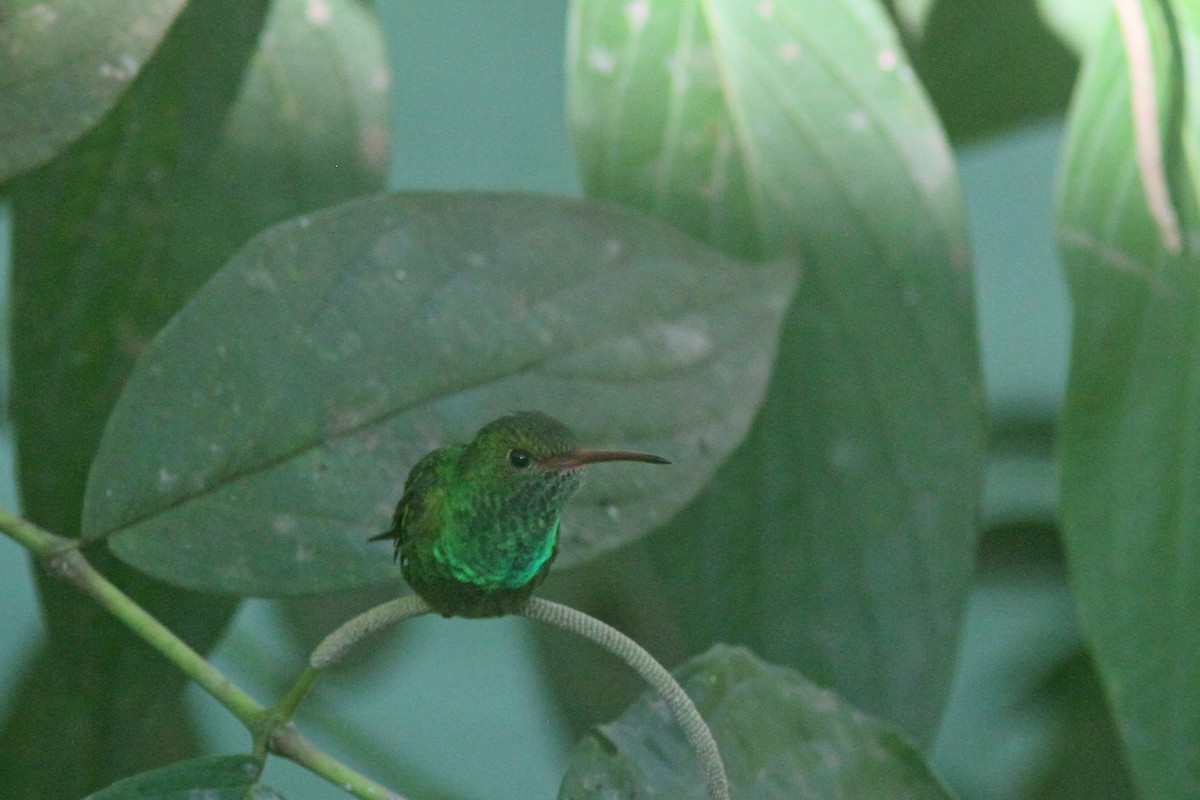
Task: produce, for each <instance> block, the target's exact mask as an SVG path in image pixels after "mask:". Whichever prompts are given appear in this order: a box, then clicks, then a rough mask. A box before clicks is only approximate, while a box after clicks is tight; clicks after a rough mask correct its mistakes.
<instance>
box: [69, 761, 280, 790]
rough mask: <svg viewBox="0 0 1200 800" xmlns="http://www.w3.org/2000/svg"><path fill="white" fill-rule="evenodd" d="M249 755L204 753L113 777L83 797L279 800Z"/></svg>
mask: <svg viewBox="0 0 1200 800" xmlns="http://www.w3.org/2000/svg"><path fill="white" fill-rule="evenodd" d="M258 774H259V765H258V763H257V762H255V760H254V759H253V758H251V757H249V756H206V757H204V758H194V759H192V760H190V761H180V762H179V763H177V764H171V765H170V766H168V767H162V768H160V769H156V770H152V771H151V772H143V773H142V774H140V775H134V776H133V777H131V778H125V779H124V780H120V781H117V782H116V783H114V784H113V785H112V786H109V787H108V788H107V789H103V790H101V791H99V792H96V793H95V794H91V795H88V796H87V797H86V798H84V800H189V799H190V798H200V797H203V798H204V800H280V796H279V795H278V794H276V793H275V792H274V791H273V790H271V789H268V788H267V787H265V786H260V785H259V783H258Z"/></svg>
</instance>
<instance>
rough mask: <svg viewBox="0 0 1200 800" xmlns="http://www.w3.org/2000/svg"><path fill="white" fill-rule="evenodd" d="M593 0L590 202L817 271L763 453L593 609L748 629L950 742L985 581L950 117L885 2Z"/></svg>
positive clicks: (731, 630) (708, 627)
mask: <svg viewBox="0 0 1200 800" xmlns="http://www.w3.org/2000/svg"><path fill="white" fill-rule="evenodd" d="M573 8H574V10H573V17H572V20H573V21H572V41H571V53H572V55H571V58H570V64H569V70H570V84H569V89H570V93H571V94H570V98H571V99H570V109H571V116H572V119H573V122H574V125H575V132H576V139H577V142H578V146H579V155H580V161H581V165H582V170H583V175H584V181H585V186H586V187H587V189H588V191H589V192H590V193H592V194H596V195H600V196H604V197H608V198H613V199H617V200H621V201H623V202H627V203H631V204H634V205H637V206H641V207H644V208H649V209H652V210H654V211H655V212H656V213H658V214H660V215H662V216H664V217H666V218H667V219H669V220H671V221H673V222H675V223H676V224H678V225H680V226H682V227H684V228H685V229H687V230H690V231H692V232H694V233H697V234H699V235H701V236H702V237H703V238H705V239H706V240H707V241H709V242H711V243H713V244H714V245H716V246H718V247H721V248H723V249H725V250H727V251H733V252H738V253H743V254H763V253H765V254H775V253H778V252H786V251H789V250H790V249H791V248H792V247H793V246H798V248H799V250H800V252H801V257H802V263H803V265H804V278H803V284H802V289H801V291H800V292H799V293H798V294H797V298H796V302H795V304H794V306H793V308H792V310H791V313H790V316H789V319H788V321H787V323H786V324H785V327H784V333H783V338H782V340H781V344H780V355H779V359H778V360H777V363H776V365H775V372H774V374H773V376H772V381H771V388H770V390H769V391H768V394H767V399H766V401H765V402H764V406H763V409H762V411H761V413H760V415H759V418H758V421H757V423H756V425H755V427H754V429H753V430H752V432H751V434H750V436H749V437H748V439H747V442H746V443H745V445H743V446H742V447H741V448H740V450H739V451H738V452H737V453H736V454H735V455H734V457H733V458H732V459H730V461H729V463H728V464H727V465H726V466H725V467H724V468H722V469H721V470H720V471H719V472H718V474H717V477H716V479H715V480H714V482H713V485H712V486H711V488H710V489H709V490H708V491H706V492H705V493H704V494H703V495H702V496H701V498H700V499H699V500H698V501H697V502H695V503H693V504H692V505H691V506H690V507H689V508H688V509H686V510H685V511H684V512H683V513H682V514H681V515H680V516H679V517H678V518H677V519H676V520H675V521H674V522H673V523H672V524H670V525H669V526H667V527H666V529H664V530H662V531H661V532H659V533H656V534H654V535H652V536H651V537H649V538H648V539H647V540H646V544H645V546H638V547H636V548H632V549H631V550H630V551H628V552H627V553H625V554H624V555H623V557H621V558H614V559H608V560H606V563H605V564H604V572H603V574H597V575H595V576H594V579H595V581H596V582H598V583H600V584H603V587H601V589H600V590H599V591H598V593H601V594H604V598H605V599H602V600H600V601H598V603H597V606H595V607H598V608H604V609H606V610H607V611H609V612H612V611H614V610H615V613H616V614H618V615H622V614H623V615H624V616H623V617H622V622H625V621H631V620H633V619H640V620H642V622H643V623H644V627H642V626H639V627H637V628H635V629H634V630H635V631H636V632H637V636H639V637H644V640H645V641H646V642H648V643H649V644H650V646H651V647H653V648H655V649H656V651H657V652H659V653H660V654H662V655H664V656H666V657H668V658H671V659H674V658H678V657H680V656H681V655H686V654H688V653H693V652H696V651H698V650H699V649H702V648H704V647H706V646H708V645H709V644H711V643H712V642H713V641H717V640H725V641H737V642H743V643H747V644H750V645H752V646H753V647H754V648H755V649H756V650H758V651H759V652H762V653H764V654H765V655H766V656H768V657H770V658H772V659H775V660H778V661H782V662H785V663H788V664H791V665H795V666H801V667H802V668H803V669H804V671H805V672H806V674H810V675H812V676H813V678H814V679H815V680H818V681H820V682H822V683H825V684H828V685H832V686H835V687H837V688H838V690H839V691H841V692H842V693H844V694H845V695H846V696H847V697H848V698H850V699H851V700H852V701H853V702H855V703H856V704H857V705H859V706H862V707H864V708H867V709H870V710H871V711H872V712H874V713H878V714H881V715H883V716H887V717H889V718H891V719H894V720H896V721H898V722H900V723H901V724H902V725H903V726H904V727H905V728H906V729H908V730H909V731H910V732H912V733H914V734H915V735H917V736H918V737H920V738H925V737H928V736H929V734H930V733H931V732H932V730H933V727H934V725H935V724H936V721H937V719H938V716H939V714H940V709H941V705H942V703H943V701H944V698H945V694H946V691H947V688H948V684H949V678H950V674H951V669H952V665H953V663H954V657H955V652H956V643H957V637H958V629H959V624H960V619H961V615H962V609H963V604H964V602H965V600H966V594H967V590H968V587H969V581H970V575H971V565H972V554H973V547H974V524H975V515H976V508H977V503H978V495H979V483H980V478H979V474H980V461H981V458H982V451H983V428H984V426H983V418H982V413H981V391H980V389H981V387H980V375H979V364H978V357H977V353H976V343H975V327H974V315H973V302H972V297H971V280H970V274H969V271H968V269H967V267H968V254H967V245H966V241H965V230H964V225H965V223H964V218H963V210H962V201H961V197H960V195H959V191H958V186H957V182H956V180H955V175H954V168H953V164H952V162H951V160H950V154H949V150H948V148H947V146H946V142H945V139H944V137H943V135H942V133H941V130H940V128H939V127H938V124H937V120H936V119H935V117H934V115H933V113H932V111H931V109H930V108H929V105H928V103H927V102H926V100H925V98H924V96H923V94H922V92H921V90H920V87H919V86H918V85H917V84H916V83H915V82H914V80H913V76H912V71H911V68H910V67H909V66H908V64H907V63H906V62H905V60H904V55H903V51H902V50H901V48H900V45H899V43H898V42H897V40H896V37H895V35H894V33H893V32H892V31H891V29H890V27H889V22H888V20H887V18H886V16H885V15H884V14H883V13H882V11H881V10H880V9H879V8H878V7H876V6H875V5H874V4H873V3H870V2H863V1H862V0H856V1H855V2H842V1H841V0H838V1H837V2H833V1H832V0H830V1H828V2H826V1H825V0H822V1H821V2H804V3H798V2H784V1H782V0H775V1H774V2H767V3H757V2H756V3H744V2H732V1H730V2H724V1H723V0H704V1H703V2H684V3H659V2H639V3H628V4H620V5H618V4H612V3H604V2H590V1H589V0H582V1H581V2H577V3H576V4H575V5H574V7H573ZM664 64H665V65H668V66H669V67H670V69H663V65H664ZM605 587H607V591H606V590H605ZM576 596H578V595H576ZM560 666H561V667H562V668H561V669H557V670H555V671H554V672H555V674H560V675H564V676H565V677H564V682H565V683H566V684H569V685H579V684H580V683H581V682H583V681H584V679H583V677H582V675H580V674H579V672H578V671H572V672H570V673H568V672H566V667H565V665H560ZM581 668H582V669H586V668H587V667H586V666H585V667H581Z"/></svg>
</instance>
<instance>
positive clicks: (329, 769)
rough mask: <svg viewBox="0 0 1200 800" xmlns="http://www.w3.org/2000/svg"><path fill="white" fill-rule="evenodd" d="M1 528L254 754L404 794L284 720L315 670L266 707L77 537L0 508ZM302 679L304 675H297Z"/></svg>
mask: <svg viewBox="0 0 1200 800" xmlns="http://www.w3.org/2000/svg"><path fill="white" fill-rule="evenodd" d="M0 531H3V532H4V533H5V534H7V535H8V536H9V537H10V538H11V539H13V540H14V541H16V542H17V543H18V544H21V545H23V546H24V547H25V548H26V549H27V550H29V551H30V552H31V553H33V554H34V556H36V557H37V558H38V560H40V561H41V562H42V563H44V564H45V565H46V569H47V570H48V571H49V572H50V574H51V575H54V576H55V577H57V578H60V579H62V580H65V581H67V582H68V583H71V584H72V585H74V586H76V587H78V588H79V589H80V590H81V591H83V592H85V593H86V594H87V595H89V596H90V597H91V598H93V599H94V600H95V601H96V602H97V603H99V604H100V605H101V606H103V607H104V608H105V609H106V610H107V611H108V612H109V613H110V614H112V615H113V616H114V617H116V618H117V619H119V620H120V621H121V622H123V623H125V625H126V626H127V627H128V628H129V629H130V630H132V631H133V632H134V633H136V634H137V635H138V636H140V637H141V638H142V639H143V640H145V641H146V643H147V644H149V645H150V646H151V647H153V648H154V649H155V650H158V652H160V653H162V654H163V655H164V656H165V657H166V658H167V659H169V660H170V661H171V662H172V663H173V664H175V666H177V667H179V669H180V670H181V671H182V672H183V673H184V674H186V675H187V676H188V677H189V678H191V679H192V680H194V681H195V682H196V683H197V684H199V685H200V687H201V688H203V689H204V690H205V691H206V692H208V693H209V694H210V695H212V697H213V698H214V699H215V700H216V701H217V702H218V703H220V704H221V705H223V706H225V708H227V709H229V711H230V712H231V713H232V714H233V715H234V716H235V717H237V718H238V720H239V721H241V723H242V724H243V725H245V726H246V728H247V729H249V731H250V733H251V735H252V736H253V737H254V740H255V755H256V756H258V757H259V758H260V759H261V758H265V756H266V751H267V750H268V749H270V750H272V751H273V752H275V753H277V754H279V755H281V756H283V757H285V758H289V759H291V760H292V761H295V762H296V763H297V764H300V765H301V766H303V767H305V768H307V769H308V770H309V771H311V772H313V773H314V774H316V775H320V776H321V777H322V778H324V779H325V780H327V781H329V782H330V783H332V784H334V785H335V786H339V787H341V788H342V789H344V790H345V791H347V792H350V793H351V794H353V795H354V796H355V797H358V798H361V800H404V798H403V797H402V796H401V795H398V794H396V793H395V792H393V791H391V790H389V789H387V788H386V787H384V786H381V785H379V784H378V783H375V782H374V781H372V780H371V779H370V778H367V777H365V776H363V775H361V774H359V773H357V772H355V771H354V770H352V769H350V768H349V767H347V766H346V765H345V764H342V763H341V762H340V761H338V760H337V759H335V758H333V757H331V756H329V755H328V754H326V753H324V752H323V751H321V750H319V749H317V748H315V747H313V746H312V745H311V744H309V743H308V742H307V741H306V740H305V739H304V738H303V737H302V736H301V735H300V734H299V733H298V732H296V731H295V729H293V728H292V727H291V725H289V724H288V721H289V720H290V719H291V717H292V715H293V714H294V713H295V710H296V707H297V706H298V705H299V703H300V700H301V699H303V695H304V693H305V692H306V691H307V690H308V687H309V686H311V684H312V679H315V677H316V675H315V673H314V674H313V675H312V676H311V677H310V678H308V680H307V683H304V685H303V686H302V687H301V688H300V689H298V690H297V689H296V688H293V691H291V692H289V693H288V695H287V696H285V697H284V699H283V700H282V701H280V703H279V704H278V705H277V706H275V707H274V708H271V709H267V708H264V707H263V706H262V705H260V704H259V703H258V702H257V701H256V700H255V699H254V698H252V697H250V695H248V694H246V693H245V692H244V691H243V690H242V689H241V688H240V687H238V686H237V685H236V684H234V683H233V682H232V681H231V680H229V679H228V678H226V677H225V675H224V674H222V673H221V671H220V670H218V669H217V668H216V667H214V666H213V665H212V664H210V663H209V662H208V661H206V660H205V658H204V657H203V656H202V655H200V654H199V653H197V652H196V651H195V650H193V649H192V648H191V647H190V646H188V644H187V643H186V642H184V641H183V640H182V639H180V638H179V637H178V636H176V635H175V634H174V633H172V632H171V631H170V629H168V628H167V627H166V626H165V625H163V624H162V623H161V622H159V621H158V620H157V619H155V618H154V617H153V616H151V615H150V614H149V613H148V612H147V611H146V610H145V609H144V608H142V607H141V606H140V605H138V604H137V603H136V602H135V601H134V600H133V598H131V597H130V596H129V595H127V594H125V593H124V592H123V591H121V590H120V589H119V588H117V586H116V585H114V584H113V583H112V582H111V581H109V580H108V579H107V578H105V577H104V576H103V575H101V574H100V573H99V572H97V571H96V569H95V567H93V566H92V565H91V564H90V563H89V562H88V560H87V558H86V557H85V556H84V555H83V553H81V552H80V551H79V542H78V541H76V540H74V539H67V538H65V537H62V536H57V535H55V534H53V533H50V532H49V531H47V530H44V529H42V528H40V527H38V526H37V525H34V524H33V523H32V522H30V521H28V520H26V519H23V518H22V517H19V516H17V515H16V514H13V513H12V512H11V511H8V510H6V509H2V508H0ZM302 682H303V679H302Z"/></svg>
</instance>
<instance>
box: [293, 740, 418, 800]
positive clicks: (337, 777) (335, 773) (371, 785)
mask: <svg viewBox="0 0 1200 800" xmlns="http://www.w3.org/2000/svg"><path fill="white" fill-rule="evenodd" d="M271 749H272V750H273V751H274V752H276V753H278V754H279V755H281V756H283V757H284V758H290V759H291V760H292V761H295V762H296V763H297V764H301V765H303V766H304V767H306V768H307V769H308V770H309V771H311V772H313V773H315V774H317V775H320V776H321V777H322V778H324V779H325V780H327V781H329V782H330V783H332V784H333V785H334V786H338V787H340V788H342V789H344V790H345V791H347V792H349V793H350V794H352V795H354V796H355V797H358V798H361V800H404V796H403V795H399V794H396V793H395V792H393V791H392V790H391V789H388V788H387V787H386V786H382V785H380V784H378V783H376V782H375V781H373V780H371V779H370V778H368V777H366V776H365V775H362V774H360V773H358V772H355V771H354V770H352V769H350V768H349V767H347V766H346V765H345V764H343V763H342V762H340V761H338V760H337V759H335V758H333V757H332V756H330V755H329V754H328V753H326V752H324V751H323V750H319V749H317V748H316V747H313V746H312V745H311V744H309V743H308V740H307V739H305V738H304V737H303V736H301V735H300V734H299V732H298V731H296V729H295V728H293V727H292V726H290V725H286V726H284V727H282V728H277V729H276V731H275V734H274V736H272V737H271Z"/></svg>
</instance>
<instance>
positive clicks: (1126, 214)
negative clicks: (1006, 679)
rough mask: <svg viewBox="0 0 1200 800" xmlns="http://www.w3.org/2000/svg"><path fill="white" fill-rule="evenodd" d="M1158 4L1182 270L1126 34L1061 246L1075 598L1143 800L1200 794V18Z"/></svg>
mask: <svg viewBox="0 0 1200 800" xmlns="http://www.w3.org/2000/svg"><path fill="white" fill-rule="evenodd" d="M1166 8H1167V4H1161V3H1154V2H1147V3H1143V4H1142V11H1143V14H1144V15H1145V19H1146V21H1147V27H1148V30H1149V33H1150V42H1151V47H1152V53H1153V61H1154V64H1153V67H1154V75H1155V79H1156V84H1157V99H1158V103H1157V104H1158V108H1159V120H1158V122H1159V126H1160V137H1161V143H1162V151H1163V156H1164V166H1165V173H1166V177H1167V182H1168V185H1169V195H1170V200H1171V202H1170V205H1171V209H1172V210H1173V213H1174V214H1175V215H1176V217H1177V218H1178V220H1179V225H1180V228H1181V229H1182V231H1183V237H1182V249H1181V251H1180V252H1178V253H1172V252H1171V249H1170V247H1169V245H1168V244H1166V243H1165V242H1166V241H1167V240H1166V239H1164V237H1163V236H1162V235H1161V234H1160V231H1159V228H1158V226H1156V224H1155V223H1154V222H1153V220H1152V218H1151V214H1150V212H1149V210H1148V206H1147V202H1146V199H1145V197H1146V195H1145V192H1144V190H1143V186H1142V178H1141V174H1140V172H1139V167H1138V163H1137V159H1136V157H1135V154H1134V152H1135V150H1134V148H1135V145H1134V138H1133V127H1132V111H1131V98H1130V92H1129V79H1128V71H1127V61H1126V57H1125V49H1124V47H1123V45H1122V42H1121V39H1120V35H1119V30H1118V27H1117V25H1116V23H1115V21H1110V22H1109V25H1108V28H1107V30H1106V32H1105V35H1104V36H1103V38H1102V39H1101V40H1100V42H1098V43H1097V44H1096V45H1095V46H1094V47H1093V49H1092V51H1091V53H1090V56H1089V63H1088V66H1087V69H1086V71H1085V74H1084V76H1083V78H1082V79H1081V82H1080V86H1079V89H1078V92H1077V94H1076V96H1075V98H1074V101H1073V106H1072V109H1071V116H1070V120H1069V128H1068V138H1067V143H1066V150H1065V161H1064V165H1063V172H1062V175H1061V179H1060V187H1061V189H1060V196H1059V201H1058V211H1057V225H1058V244H1059V250H1060V253H1061V255H1062V259H1063V265H1064V269H1065V271H1066V276H1067V282H1068V287H1069V290H1070V294H1071V301H1072V306H1073V308H1074V321H1073V327H1072V352H1071V369H1070V376H1069V380H1068V387H1067V399H1066V406H1065V409H1064V412H1063V422H1062V434H1061V440H1060V441H1061V444H1062V480H1061V487H1062V517H1063V528H1064V534H1065V538H1066V543H1067V554H1068V564H1069V567H1070V572H1071V581H1072V588H1073V590H1074V592H1075V596H1076V599H1077V601H1078V604H1079V614H1080V619H1081V622H1082V624H1083V629H1084V633H1085V636H1086V638H1087V640H1088V643H1089V646H1090V648H1091V650H1092V653H1093V654H1094V656H1095V659H1096V664H1097V669H1098V671H1099V674H1100V678H1101V682H1102V684H1103V685H1104V687H1105V690H1106V692H1107V694H1108V698H1109V702H1110V704H1111V705H1112V708H1113V711H1114V714H1115V717H1116V723H1117V729H1118V731H1119V732H1120V734H1121V737H1122V739H1123V741H1124V745H1125V749H1126V753H1127V755H1128V758H1129V760H1130V765H1131V768H1132V772H1133V775H1134V780H1135V783H1136V784H1137V787H1138V790H1139V794H1140V795H1141V796H1143V797H1147V798H1177V797H1178V798H1182V797H1190V796H1193V795H1195V794H1196V790H1197V786H1200V761H1197V759H1196V758H1195V753H1196V752H1197V751H1198V750H1200V672H1198V671H1197V670H1196V663H1197V661H1198V660H1200V629H1198V628H1197V626H1196V625H1195V624H1194V621H1195V620H1196V619H1200V505H1197V497H1200V461H1198V460H1197V458H1196V454H1197V453H1200V388H1198V387H1200V362H1198V361H1197V358H1196V352H1197V351H1196V343H1197V342H1198V341H1200V247H1198V244H1197V240H1196V234H1195V232H1196V230H1197V229H1200V213H1198V212H1197V205H1198V204H1197V194H1198V187H1200V150H1198V148H1197V142H1200V7H1197V6H1196V4H1194V3H1172V4H1170V8H1171V9H1173V12H1172V14H1171V15H1170V16H1164V13H1163V12H1164V10H1165V9H1166Z"/></svg>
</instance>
